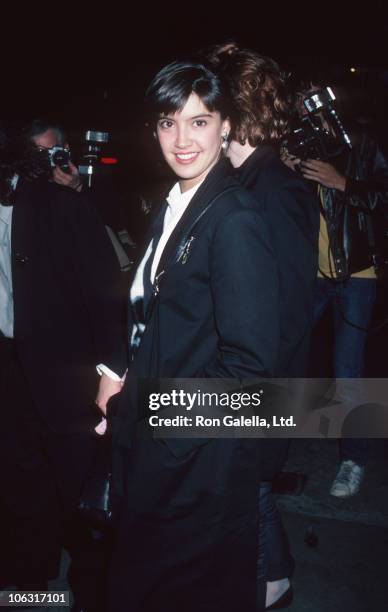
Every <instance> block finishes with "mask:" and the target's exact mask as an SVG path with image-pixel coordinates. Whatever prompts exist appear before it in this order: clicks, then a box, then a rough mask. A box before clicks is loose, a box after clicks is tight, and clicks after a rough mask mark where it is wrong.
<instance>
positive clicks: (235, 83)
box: [205, 43, 292, 147]
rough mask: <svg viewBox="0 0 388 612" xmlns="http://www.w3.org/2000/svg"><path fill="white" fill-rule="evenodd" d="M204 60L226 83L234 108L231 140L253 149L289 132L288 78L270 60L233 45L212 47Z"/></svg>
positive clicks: (278, 139)
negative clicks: (246, 143) (246, 144)
mask: <svg viewBox="0 0 388 612" xmlns="http://www.w3.org/2000/svg"><path fill="white" fill-rule="evenodd" d="M205 53H206V55H205V56H206V58H207V60H208V61H209V62H210V64H211V66H212V67H214V70H216V71H217V72H219V73H220V74H221V75H223V76H224V78H226V79H227V81H228V85H229V88H230V91H231V95H232V99H233V104H234V107H235V109H234V110H235V113H234V115H235V121H234V122H232V137H233V138H234V139H235V140H237V141H239V142H240V143H241V144H244V143H245V142H246V141H248V142H249V144H250V145H251V146H252V147H256V146H257V145H258V144H260V143H263V142H272V143H273V142H278V141H280V140H281V139H282V138H283V137H284V136H285V135H286V134H287V133H288V132H289V122H290V116H291V108H292V100H291V96H290V93H289V91H288V87H287V75H286V73H285V72H283V70H282V69H281V68H280V66H279V65H278V64H277V63H276V62H275V61H274V60H273V59H271V58H269V57H265V56H264V55H259V54H258V53H256V51H250V50H249V49H241V50H240V49H239V48H238V46H237V45H236V44H235V43H227V44H223V45H216V46H214V47H211V48H210V49H208V50H207V51H206V52H205Z"/></svg>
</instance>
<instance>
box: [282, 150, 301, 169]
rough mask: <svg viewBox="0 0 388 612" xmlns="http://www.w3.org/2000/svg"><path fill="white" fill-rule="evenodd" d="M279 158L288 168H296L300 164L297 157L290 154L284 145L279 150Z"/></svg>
mask: <svg viewBox="0 0 388 612" xmlns="http://www.w3.org/2000/svg"><path fill="white" fill-rule="evenodd" d="M280 159H281V160H282V162H283V164H285V165H286V166H288V168H290V170H294V171H295V170H297V169H298V166H299V164H300V159H299V157H296V156H295V155H292V154H291V153H290V152H289V151H288V150H287V149H286V148H285V147H282V149H281V151H280Z"/></svg>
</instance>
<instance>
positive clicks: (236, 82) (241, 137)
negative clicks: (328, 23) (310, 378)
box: [208, 43, 319, 609]
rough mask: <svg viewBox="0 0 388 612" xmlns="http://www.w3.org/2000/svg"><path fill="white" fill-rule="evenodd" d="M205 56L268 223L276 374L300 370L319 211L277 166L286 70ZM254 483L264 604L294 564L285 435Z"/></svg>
mask: <svg viewBox="0 0 388 612" xmlns="http://www.w3.org/2000/svg"><path fill="white" fill-rule="evenodd" d="M208 56H209V59H210V61H211V63H212V65H213V66H214V67H215V69H216V70H217V72H219V73H220V74H223V75H225V78H226V79H227V81H228V83H229V87H230V90H231V93H232V99H233V101H234V114H233V116H234V119H235V121H234V123H233V125H232V131H231V137H230V142H229V146H228V149H227V156H228V157H229V159H230V161H231V163H232V165H233V166H234V168H235V169H236V170H235V176H236V178H238V180H239V181H240V183H241V184H242V185H243V186H244V187H245V188H246V189H247V190H248V191H249V193H250V194H251V195H252V197H253V198H254V199H255V202H256V209H257V210H258V211H260V213H261V215H262V216H263V218H264V219H265V221H266V222H267V225H268V228H269V233H270V239H271V246H272V248H273V251H274V254H275V258H276V261H277V268H278V274H279V314H280V343H279V354H278V356H277V359H276V363H275V370H274V372H275V376H277V377H282V378H283V377H287V378H290V377H291V378H303V377H305V376H307V360H308V350H309V341H310V332H311V328H312V316H313V295H314V294H313V288H314V282H315V281H314V279H315V277H316V273H317V263H318V228H319V209H318V206H317V204H316V200H315V197H314V194H313V193H312V191H311V189H310V188H309V186H308V184H307V182H306V181H304V180H303V178H302V177H300V176H299V175H298V174H297V173H295V172H292V171H290V170H289V169H288V168H286V167H285V166H284V164H283V163H282V162H281V160H280V156H279V143H280V141H281V140H282V138H284V137H285V136H286V134H287V133H288V131H289V120H290V116H291V112H290V103H289V94H288V90H287V82H286V76H285V74H284V73H283V71H282V70H281V69H280V67H279V65H278V64H277V63H276V62H275V61H274V60H272V59H271V58H268V57H265V56H262V55H259V54H258V53H257V52H256V51H251V50H249V49H239V48H238V47H237V45H235V44H233V43H228V44H224V45H218V46H215V47H213V48H212V49H211V50H210V51H209V52H208ZM260 444H261V448H262V459H263V466H262V476H263V480H264V482H262V483H261V486H260V517H261V521H260V532H261V536H262V537H261V538H260V540H261V546H260V563H259V577H260V578H261V579H262V580H265V581H266V589H264V591H265V590H266V591H267V592H266V607H267V609H269V607H270V606H273V608H275V607H282V606H283V604H284V605H285V604H287V603H289V602H290V600H291V597H292V591H291V587H290V581H289V578H290V576H291V573H292V569H293V561H292V558H291V556H290V552H289V547H288V541H287V537H286V534H285V532H284V529H283V526H282V524H281V521H280V516H279V513H278V511H277V509H276V506H275V502H274V500H273V497H272V493H271V484H270V481H271V479H272V478H273V476H274V475H275V474H276V473H277V472H279V471H280V470H281V468H282V465H283V463H284V460H285V457H286V454H287V450H288V441H287V440H281V439H278V440H263V441H261V443H260Z"/></svg>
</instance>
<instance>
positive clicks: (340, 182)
mask: <svg viewBox="0 0 388 612" xmlns="http://www.w3.org/2000/svg"><path fill="white" fill-rule="evenodd" d="M319 89H320V88H319V87H318V86H313V87H311V89H304V90H303V92H302V93H303V97H304V98H306V97H309V96H311V94H312V93H315V94H317V91H318V90H319ZM301 112H302V113H305V112H306V110H304V111H303V110H301ZM319 117H320V118H321V121H322V125H323V127H325V128H326V130H327V132H328V134H331V135H332V136H334V137H335V142H336V144H337V146H336V147H335V149H336V150H335V151H333V155H331V156H330V159H329V160H325V161H323V160H320V159H307V160H305V161H302V162H301V165H300V167H301V170H302V173H303V176H304V177H305V178H306V179H308V180H310V181H314V182H315V183H317V184H318V200H319V207H320V232H319V271H318V278H317V281H316V288H315V310H314V320H315V323H317V322H318V321H319V320H320V318H321V317H322V315H323V313H324V312H325V310H326V308H327V307H328V306H329V305H330V306H331V308H332V310H333V314H334V333H335V340H334V349H333V366H334V375H335V378H336V379H337V391H338V392H339V394H340V395H342V396H344V399H346V400H351V399H352V396H353V395H354V393H353V390H352V385H351V383H350V384H347V385H346V388H345V385H344V383H342V382H341V379H352V378H360V377H362V376H363V372H364V352H365V344H366V340H367V333H368V327H369V325H370V321H371V317H372V310H373V305H374V301H375V296H376V278H377V275H378V274H380V273H382V274H383V273H384V268H386V265H387V264H386V263H384V262H387V261H388V251H387V238H386V237H384V226H385V225H386V219H387V213H388V163H387V160H386V159H385V157H384V155H383V153H382V152H381V150H380V149H379V147H378V146H377V144H376V142H375V141H373V139H371V138H370V137H368V136H367V135H365V134H363V135H358V136H355V137H353V139H352V146H351V148H349V147H346V146H345V145H342V146H341V145H340V143H339V140H338V138H337V136H336V134H335V131H334V129H333V126H332V125H331V124H330V123H328V121H327V120H326V118H325V117H324V115H323V114H321V113H320V114H319ZM285 162H286V163H288V164H289V165H291V166H292V165H295V164H296V163H300V160H299V159H296V158H295V157H292V158H290V157H288V158H285ZM384 243H385V244H384ZM353 399H354V400H356V399H357V397H354V398H353ZM359 399H360V401H361V398H359ZM368 455H369V443H368V440H364V439H353V438H348V439H343V440H341V443H340V457H341V465H340V469H339V471H338V474H337V476H336V478H335V480H334V482H333V485H332V487H331V490H330V493H331V494H332V495H334V496H335V497H341V498H345V497H350V496H351V495H355V494H356V493H357V492H358V491H359V489H360V485H361V482H362V478H363V475H364V466H365V464H366V462H367V459H368Z"/></svg>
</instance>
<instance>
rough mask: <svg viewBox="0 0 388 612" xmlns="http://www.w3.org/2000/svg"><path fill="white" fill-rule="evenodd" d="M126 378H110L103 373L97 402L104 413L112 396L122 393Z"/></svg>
mask: <svg viewBox="0 0 388 612" xmlns="http://www.w3.org/2000/svg"><path fill="white" fill-rule="evenodd" d="M124 380H125V379H123V380H120V381H117V380H113V378H109V376H107V375H106V374H102V376H101V379H100V384H99V387H98V392H97V397H96V404H97V406H98V407H99V409H100V410H101V412H102V413H103V414H105V415H106V407H107V404H108V402H109V400H110V398H111V397H113V395H116V394H117V393H120V391H121V389H122V388H123V385H124Z"/></svg>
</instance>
